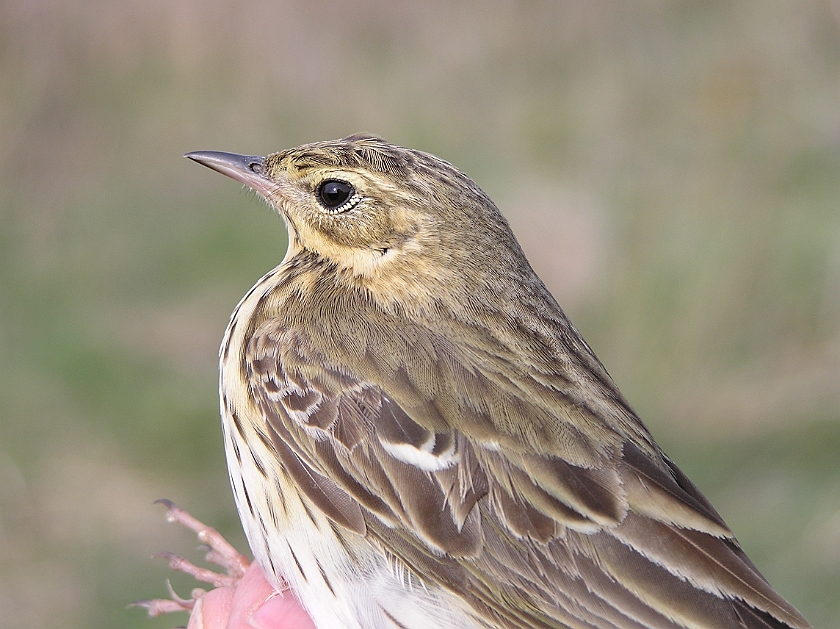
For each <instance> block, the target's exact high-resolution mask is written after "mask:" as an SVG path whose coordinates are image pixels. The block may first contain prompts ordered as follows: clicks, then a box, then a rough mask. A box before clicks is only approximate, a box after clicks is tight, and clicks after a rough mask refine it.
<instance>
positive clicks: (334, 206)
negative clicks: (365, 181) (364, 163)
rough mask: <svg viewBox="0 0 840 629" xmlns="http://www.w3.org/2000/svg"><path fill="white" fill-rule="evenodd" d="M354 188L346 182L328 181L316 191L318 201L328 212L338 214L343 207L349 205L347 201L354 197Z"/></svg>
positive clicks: (322, 183)
mask: <svg viewBox="0 0 840 629" xmlns="http://www.w3.org/2000/svg"><path fill="white" fill-rule="evenodd" d="M354 192H355V191H354V189H353V186H352V185H351V184H349V183H347V182H346V181H341V180H340V179H327V180H325V181H323V182H321V184H320V185H319V186H318V189H317V190H316V191H315V194H316V196H317V197H318V201H319V202H320V204H321V205H323V206H324V208H326V209H327V210H328V211H332V212H338V211H341V210H343V209H349V208H343V207H342V206H344V205H346V204H347V201H348V200H350V199H351V197H353V195H354Z"/></svg>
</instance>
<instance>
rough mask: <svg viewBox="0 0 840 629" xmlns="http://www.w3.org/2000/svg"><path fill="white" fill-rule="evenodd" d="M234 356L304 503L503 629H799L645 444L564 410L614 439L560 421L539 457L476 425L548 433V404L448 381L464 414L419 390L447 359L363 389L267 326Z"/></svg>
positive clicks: (706, 508) (698, 500) (485, 381)
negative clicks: (600, 440) (467, 394)
mask: <svg viewBox="0 0 840 629" xmlns="http://www.w3.org/2000/svg"><path fill="white" fill-rule="evenodd" d="M415 341H417V342H418V343H419V342H420V339H418V338H415ZM424 342H425V343H426V349H425V350H424V352H425V354H426V355H427V357H429V359H432V358H436V359H437V360H438V361H440V359H441V352H440V351H437V353H436V348H435V347H434V344H433V343H431V342H430V341H429V340H428V339H426V340H425V341H424ZM438 350H439V348H438ZM367 351H371V348H370V347H367ZM244 360H245V365H244V367H245V370H246V373H247V374H248V378H249V381H250V383H251V394H252V396H253V398H254V399H255V400H256V402H257V404H258V406H259V408H260V409H261V411H262V413H263V416H264V417H265V419H266V422H267V426H268V427H269V429H270V432H271V434H272V436H273V439H274V440H275V444H276V445H277V451H278V458H279V460H278V464H279V465H282V466H283V467H284V468H285V469H286V470H287V472H288V473H289V474H290V475H291V476H292V477H293V478H294V479H295V480H296V482H298V484H299V488H300V490H301V491H302V492H303V493H304V494H305V495H307V496H308V497H309V499H310V500H311V502H312V504H313V505H315V506H317V507H319V508H320V509H321V510H322V511H323V512H324V513H325V514H327V515H328V516H329V517H330V518H332V519H333V520H334V521H335V522H336V523H337V524H339V525H341V526H343V527H345V528H347V529H349V530H350V531H353V532H355V533H357V534H360V535H362V534H364V535H367V536H368V538H369V539H371V540H372V541H373V542H374V543H377V544H379V545H381V547H382V548H383V551H384V552H388V553H390V554H392V555H393V556H396V557H398V558H400V559H402V560H403V561H404V562H405V563H406V565H408V566H410V567H411V568H412V569H413V570H414V571H415V572H416V573H417V575H418V576H419V577H420V578H421V579H422V578H425V579H430V580H434V581H436V582H442V583H444V585H445V586H446V587H448V588H450V589H451V590H453V591H454V592H457V593H458V594H459V595H460V596H462V597H463V598H464V600H465V601H467V602H468V603H469V604H470V605H472V606H473V607H474V608H475V609H476V610H477V611H478V612H479V614H480V615H482V616H484V617H486V618H490V619H494V621H495V622H496V624H497V625H498V626H504V627H522V628H526V627H527V628H532V627H555V628H556V627H569V628H572V627H573V628H593V629H641V628H644V627H647V628H658V629H676V628H678V627H706V628H708V629H724V628H733V629H734V628H741V629H747V628H759V627H775V628H784V627H795V628H805V627H807V623H806V622H805V621H804V620H803V619H802V618H801V617H800V616H799V615H798V613H797V612H796V611H795V610H793V609H792V608H791V607H790V606H789V605H788V604H787V603H785V602H784V601H783V600H782V599H781V598H780V597H779V596H778V595H777V594H776V593H775V592H773V590H772V589H771V588H770V587H769V586H768V585H767V583H766V582H765V581H764V579H763V578H762V577H761V575H760V574H759V573H758V572H757V571H756V570H755V568H754V566H752V564H751V563H749V561H748V560H746V559H745V557H744V556H743V553H742V552H741V551H740V549H739V548H738V546H737V543H736V542H735V541H734V539H732V537H731V533H729V531H728V529H727V528H726V525H725V524H724V523H723V521H722V520H721V518H720V516H719V515H718V514H717V513H716V512H715V511H714V509H713V508H712V507H711V505H709V503H708V502H707V501H706V500H705V498H703V496H702V495H701V494H700V493H699V491H697V489H696V488H695V487H694V486H693V485H691V483H690V482H688V481H687V479H685V477H684V475H682V473H681V472H680V471H679V470H678V469H677V468H676V467H675V466H673V465H672V464H670V462H669V461H667V459H664V457H663V458H661V459H660V460H658V461H657V460H652V459H651V458H650V456H649V451H650V444H649V443H637V442H635V441H633V440H631V439H630V438H629V437H628V435H626V434H625V435H619V434H617V433H616V432H615V431H610V430H609V428H608V427H606V424H605V423H604V422H602V425H601V427H600V428H599V427H598V426H597V425H596V422H597V416H596V414H594V413H593V412H592V411H590V410H587V408H586V407H585V405H584V404H578V405H577V406H574V408H575V409H576V411H575V412H579V413H582V414H584V415H586V422H587V423H588V428H586V429H587V430H603V431H604V432H610V435H611V438H609V439H605V440H604V441H605V443H607V444H608V445H607V446H606V448H602V449H601V450H600V451H599V450H596V449H592V448H591V447H590V446H588V445H586V444H585V443H584V442H585V441H586V440H585V439H584V437H583V436H582V435H581V434H580V433H577V432H576V429H575V428H574V426H573V425H570V426H567V427H564V426H562V424H563V422H562V421H561V422H558V421H555V425H554V426H552V427H551V430H553V433H552V435H551V440H552V441H554V442H555V443H558V442H557V439H558V435H561V437H560V439H561V442H559V445H557V446H556V447H554V448H553V451H554V454H552V453H550V452H549V453H546V452H543V453H542V454H534V452H533V450H532V449H530V448H528V447H526V446H523V445H522V444H523V442H526V443H527V442H529V441H530V440H531V439H534V438H538V437H539V434H540V430H538V431H536V432H534V433H529V432H527V427H523V432H522V433H521V434H519V435H516V436H515V437H511V435H506V434H501V433H499V431H498V430H497V429H496V428H495V427H494V423H493V422H492V421H490V419H488V417H489V416H490V415H492V414H494V413H495V414H498V413H507V414H508V415H509V417H516V416H521V418H522V419H521V421H526V422H527V421H528V420H529V419H530V418H531V416H532V415H533V416H537V417H538V419H539V421H537V422H536V424H537V426H538V427H539V423H540V422H543V424H544V425H545V426H547V425H548V424H547V423H546V422H549V421H550V418H548V417H547V416H546V412H547V411H546V408H545V406H544V405H543V406H540V405H535V404H530V403H529V401H528V400H527V399H524V398H523V397H518V396H516V395H511V394H510V393H507V392H506V391H507V388H505V390H504V391H500V390H499V388H498V387H497V386H495V385H494V384H493V380H492V378H491V377H488V376H485V375H483V374H481V373H478V372H472V373H466V372H459V373H458V376H457V377H458V379H459V381H460V382H461V384H462V386H472V387H473V389H472V390H471V395H472V397H471V401H469V402H465V401H464V400H463V399H461V400H453V399H451V398H449V397H447V394H446V390H443V389H441V388H440V387H439V386H438V387H437V389H436V390H435V393H436V395H437V396H438V397H434V396H432V395H430V393H429V392H430V391H431V390H432V389H433V388H434V387H433V385H431V384H429V386H427V387H425V388H419V389H418V388H417V387H416V386H415V385H416V382H417V380H418V378H420V379H423V380H433V379H435V378H446V377H449V376H450V375H451V374H452V371H453V369H452V368H451V366H447V365H446V364H441V363H438V365H437V367H435V368H433V369H432V368H429V369H423V368H421V367H420V366H417V365H413V366H411V367H410V368H397V369H395V370H394V371H393V372H392V373H391V374H390V375H389V376H387V377H385V376H383V377H382V378H381V379H380V380H381V381H370V380H367V381H366V380H364V379H362V378H356V377H354V376H353V375H352V374H350V373H349V369H348V368H340V367H339V366H336V365H330V364H329V361H327V360H326V358H325V357H324V356H323V355H321V354H319V353H318V352H317V351H315V350H314V349H313V348H312V347H311V346H310V345H309V343H308V341H307V339H305V338H304V337H303V336H302V335H301V334H300V332H298V331H294V330H289V329H286V328H283V327H282V326H281V325H280V324H279V323H278V322H277V321H272V320H269V321H266V322H264V323H263V325H262V326H260V328H258V329H257V330H256V331H255V333H254V335H253V338H252V339H251V341H250V345H249V351H248V352H247V353H246V358H245V359H244ZM378 362H379V363H380V364H386V363H387V360H385V359H383V360H380V361H378ZM449 362H450V361H444V363H447V364H448V363H449ZM313 365H315V366H317V369H315V368H313ZM432 372H434V373H432ZM499 378H501V376H499ZM508 382H510V378H508ZM537 386H544V385H540V384H539V383H536V381H532V382H530V383H524V382H520V383H519V384H518V385H516V386H514V389H516V388H517V387H518V388H519V390H521V391H524V392H525V393H527V392H528V391H529V390H532V389H533V388H534V387H537ZM476 392H479V394H480V395H477V393H476ZM541 395H542V396H543V397H545V396H546V395H547V394H546V391H545V390H543V391H541ZM401 402H402V403H401ZM453 412H461V413H462V414H463V415H464V416H465V417H467V418H468V421H467V422H466V423H465V426H466V429H465V430H461V431H454V430H452V429H451V428H449V426H450V423H449V421H448V420H447V417H451V416H452V413H453ZM561 428H562V429H561ZM541 430H543V431H544V430H548V428H544V429H541ZM563 435H565V436H563ZM563 439H565V441H562V440H563ZM578 441H579V442H580V443H578ZM610 444H611V445H610ZM399 448H403V449H402V450H400V449H399ZM657 452H658V451H657ZM401 453H403V454H401ZM406 453H407V454H406ZM564 455H568V457H567V456H564ZM446 456H448V457H449V458H446ZM413 457H417V460H416V461H415V460H413ZM424 457H431V458H424ZM423 461H429V462H430V463H429V464H426V463H422V462H423ZM435 464H437V465H438V467H435Z"/></svg>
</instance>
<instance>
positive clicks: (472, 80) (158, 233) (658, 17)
mask: <svg viewBox="0 0 840 629" xmlns="http://www.w3.org/2000/svg"><path fill="white" fill-rule="evenodd" d="M359 131H365V132H373V133H376V134H379V135H382V136H384V137H386V138H388V139H389V140H391V141H393V142H396V143H398V144H403V145H407V146H413V147H416V148H420V149H424V150H427V151H430V152H433V153H436V154H438V155H440V156H442V157H444V158H445V159H447V160H449V161H451V162H454V163H455V164H456V165H458V166H460V167H461V168H462V169H463V170H465V171H466V172H468V173H469V174H470V175H471V176H472V177H473V178H474V179H476V181H478V183H479V184H480V185H481V186H482V187H483V188H484V189H485V190H486V191H487V192H488V193H489V194H490V195H491V196H492V197H493V198H494V199H495V200H496V201H497V203H498V204H499V206H500V207H501V209H502V210H503V212H504V213H505V214H506V215H507V216H508V217H509V219H510V220H511V223H512V225H513V227H514V230H515V231H516V233H517V234H518V236H519V237H520V239H521V241H522V243H523V246H524V247H525V249H526V251H527V252H528V253H529V256H530V257H531V259H532V261H533V262H534V266H535V267H536V268H537V270H538V272H539V273H540V274H541V275H542V276H543V278H544V279H545V280H546V282H547V283H548V284H549V286H550V287H551V288H552V290H553V291H554V293H555V295H556V296H557V298H558V301H560V303H561V304H563V305H564V307H565V308H566V310H567V312H568V313H569V314H570V316H571V318H572V320H573V321H575V323H576V324H577V325H578V327H579V328H580V329H581V331H582V332H583V334H584V336H585V337H586V338H587V339H588V340H589V342H590V344H591V345H592V346H593V348H594V349H595V351H596V353H597V354H598V355H599V357H600V358H601V360H602V361H603V362H604V363H605V364H606V366H607V368H608V369H609V370H610V372H611V374H612V375H613V377H614V378H615V379H616V380H617V382H618V383H619V385H620V386H621V388H622V390H623V391H624V393H625V395H626V396H627V397H628V398H629V399H630V401H631V403H632V404H634V405H635V407H636V409H637V410H638V411H639V413H640V414H641V416H642V417H643V419H644V420H645V421H646V422H647V424H648V426H649V427H650V428H651V430H652V431H653V433H654V435H655V436H656V438H657V439H658V440H659V441H660V443H661V444H662V445H663V447H664V448H665V450H666V451H667V452H669V453H670V454H671V456H672V457H673V458H674V459H675V460H676V461H677V462H678V463H679V465H680V466H681V467H683V468H684V469H685V471H686V472H687V473H688V474H689V476H690V477H691V478H692V479H694V480H695V482H696V483H697V484H698V485H699V486H700V487H701V488H702V489H703V491H704V492H706V493H707V495H708V496H709V497H710V499H711V500H712V502H713V503H714V504H715V505H716V506H717V507H718V509H719V510H720V511H721V513H722V514H723V516H724V518H725V519H726V520H727V521H728V522H729V524H730V525H731V526H732V528H733V529H734V530H735V533H736V535H737V536H738V537H739V539H740V541H741V542H742V544H743V545H744V546H745V548H746V549H747V552H748V553H749V554H750V556H751V557H752V558H753V560H754V561H755V562H756V563H757V564H758V566H759V567H760V568H761V570H762V571H763V572H764V574H765V575H766V576H767V578H768V579H769V580H770V582H771V583H772V584H774V586H776V587H777V588H778V589H779V591H780V592H781V593H782V594H783V595H785V596H786V597H787V598H788V599H790V600H791V602H793V603H794V604H795V605H796V606H797V607H798V608H799V609H800V610H801V611H802V612H803V613H804V614H805V615H806V616H807V617H808V618H809V619H810V620H811V622H812V623H813V624H814V626H815V627H817V628H820V629H830V628H832V627H838V626H840V2H838V0H820V1H817V0H799V1H793V0H790V1H787V2H785V1H778V0H737V1H731V2H722V1H712V0H703V1H700V0H688V1H684V2H661V1H655V0H651V1H638V0H635V1H630V2H623V3H616V2H609V1H606V0H603V1H602V0H578V1H576V2H549V1H527V2H525V1H523V2H510V1H489V2H477V1H475V2H448V1H445V0H437V1H433V2H423V3H409V2H389V1H387V0H363V1H361V2H351V1H349V0H345V1H343V2H342V1H336V2H307V1H304V0H300V1H291V2H289V1H286V2H277V1H269V0H251V1H249V2H231V3H223V2H198V1H197V0H187V1H185V2H172V1H169V0H150V1H146V2H128V1H127V0H120V1H104V0H86V1H85V2H70V1H68V0H27V1H25V2H24V1H22V0H17V1H14V0H11V1H10V0H5V1H2V2H0V629H6V628H7V627H8V628H11V627H29V628H39V627H70V628H73V627H79V628H81V627H85V628H105V627H137V628H143V629H155V628H159V627H171V626H173V625H174V624H183V623H185V617H184V618H174V617H172V618H163V619H157V620H147V619H146V618H145V616H144V614H143V612H142V611H141V610H137V609H129V610H126V609H125V605H126V604H127V603H129V602H130V601H132V600H135V599H138V598H148V597H153V596H159V595H163V594H164V593H165V589H164V581H165V579H166V578H167V577H168V576H169V571H168V570H167V569H166V566H165V564H164V562H162V561H161V560H153V559H151V558H150V556H151V555H152V554H153V553H155V552H157V551H160V550H173V551H177V552H181V553H186V554H188V555H189V556H190V557H192V558H193V559H197V558H199V557H200V553H198V552H196V550H195V547H196V541H195V538H194V536H192V535H191V534H189V533H187V532H185V531H181V530H179V529H178V528H177V527H175V526H172V525H167V524H166V523H165V522H164V520H163V517H162V515H163V508H162V507H160V506H156V505H152V501H153V500H154V499H156V498H161V497H167V498H171V499H173V500H175V501H176V502H178V503H179V504H181V505H182V506H184V507H186V508H188V509H189V510H191V511H192V512H193V513H194V514H195V515H196V516H198V517H200V518H202V519H204V520H205V521H207V522H208V523H210V524H212V525H215V526H216V527H218V528H219V529H220V530H222V531H223V532H224V533H226V534H227V535H229V536H230V537H231V539H232V540H234V541H235V542H236V543H237V544H238V545H239V546H240V547H241V548H244V547H245V545H244V538H243V537H242V535H241V533H240V532H239V525H238V520H237V518H236V515H235V513H234V507H233V502H232V500H231V496H230V492H229V488H228V480H227V473H226V470H225V467H224V461H223V455H222V445H221V439H220V431H219V428H218V424H219V420H218V411H217V394H216V349H217V347H218V344H219V342H220V339H221V336H222V332H223V330H224V327H225V325H226V323H227V318H228V316H229V314H230V312H231V310H232V309H233V306H234V305H235V304H236V302H237V301H238V299H239V298H240V297H241V296H242V295H243V294H244V293H245V291H246V290H247V289H248V288H249V287H250V286H251V285H252V284H253V282H254V281H256V279H257V278H259V277H260V276H261V275H262V274H263V273H264V272H266V271H267V270H268V269H270V268H272V267H273V266H274V265H276V264H277V263H278V262H279V261H280V259H281V258H282V256H283V253H284V251H285V233H284V230H283V228H282V224H281V221H280V220H279V218H278V217H277V216H275V215H274V214H272V212H271V211H269V210H268V209H267V208H266V206H265V205H264V204H263V203H261V202H258V201H256V200H255V199H254V198H253V195H252V194H249V193H243V191H242V190H241V189H240V188H239V187H238V186H237V185H236V184H235V183H234V182H232V181H230V180H227V179H225V178H223V177H220V176H218V175H216V174H213V173H210V172H209V171H207V170H206V169H203V168H200V167H199V166H197V165H196V164H193V163H190V162H188V161H187V160H184V159H182V157H181V155H182V153H184V152H185V151H189V150H204V149H216V150H230V151H236V152H242V153H250V154H264V153H268V152H272V151H275V150H279V149H282V148H286V147H290V146H294V145H297V144H300V143H303V142H308V141H314V140H322V139H329V138H336V137H341V136H344V135H348V134H350V133H353V132H359ZM173 583H174V585H175V587H176V588H177V589H178V590H179V591H180V592H181V593H182V594H188V592H189V590H190V588H191V587H193V582H191V581H190V580H189V579H186V578H177V577H176V578H173Z"/></svg>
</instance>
